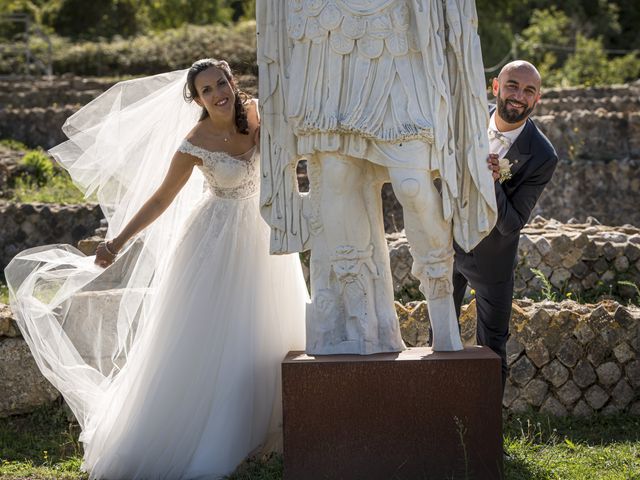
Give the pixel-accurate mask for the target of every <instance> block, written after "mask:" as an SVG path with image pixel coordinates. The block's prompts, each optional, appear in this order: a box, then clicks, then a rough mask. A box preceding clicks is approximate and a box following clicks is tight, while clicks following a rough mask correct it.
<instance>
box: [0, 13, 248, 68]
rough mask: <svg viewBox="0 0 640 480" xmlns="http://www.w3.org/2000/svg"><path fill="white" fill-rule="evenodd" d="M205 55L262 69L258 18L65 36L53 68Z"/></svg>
mask: <svg viewBox="0 0 640 480" xmlns="http://www.w3.org/2000/svg"><path fill="white" fill-rule="evenodd" d="M205 57H214V58H221V59H225V60H227V61H228V62H229V64H230V65H231V66H232V68H233V69H234V70H235V71H236V72H237V73H257V67H256V41H255V22H244V23H240V24H238V25H237V26H235V27H231V28H228V27H224V26H221V25H213V26H196V25H188V26H184V27H181V28H177V29H172V30H166V31H163V32H160V33H156V34H153V35H140V36H138V37H135V38H132V39H128V40H124V39H119V40H114V41H112V42H106V41H97V42H81V43H75V44H71V43H69V42H67V41H62V42H59V43H58V45H57V48H55V50H54V55H53V71H54V72H55V73H56V74H60V73H66V72H73V73H75V74H77V75H98V76H121V75H150V74H154V73H160V72H166V71H169V70H176V69H179V68H186V67H188V66H190V65H191V64H192V63H193V62H194V61H195V60H197V59H199V58H205ZM0 68H2V66H1V65H0Z"/></svg>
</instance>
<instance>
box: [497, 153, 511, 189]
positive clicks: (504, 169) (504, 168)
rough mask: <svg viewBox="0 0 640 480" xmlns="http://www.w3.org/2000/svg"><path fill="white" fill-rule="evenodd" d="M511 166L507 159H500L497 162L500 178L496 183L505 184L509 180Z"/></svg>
mask: <svg viewBox="0 0 640 480" xmlns="http://www.w3.org/2000/svg"><path fill="white" fill-rule="evenodd" d="M512 165H513V164H512V163H511V162H510V161H509V159H508V158H501V159H500V161H499V162H498V166H499V167H500V178H499V179H498V181H499V182H500V183H502V182H506V181H507V180H509V179H510V178H511V166H512Z"/></svg>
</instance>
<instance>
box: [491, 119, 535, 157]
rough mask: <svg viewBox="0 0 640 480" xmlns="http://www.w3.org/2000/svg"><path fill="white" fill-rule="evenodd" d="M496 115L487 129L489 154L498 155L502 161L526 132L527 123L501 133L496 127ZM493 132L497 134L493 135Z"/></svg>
mask: <svg viewBox="0 0 640 480" xmlns="http://www.w3.org/2000/svg"><path fill="white" fill-rule="evenodd" d="M495 115H496V113H495V112H493V114H492V115H491V119H490V120H489V128H488V129H487V132H488V134H489V153H497V154H498V159H502V158H504V156H505V155H506V154H507V152H508V151H509V149H510V148H511V145H513V143H514V142H515V141H516V139H517V138H518V135H520V133H521V132H522V130H524V126H525V125H526V122H525V123H523V124H522V125H521V126H520V127H518V128H516V129H515V130H510V131H508V132H500V131H499V130H498V128H497V127H496V120H495ZM491 131H493V132H497V134H496V135H492V133H491Z"/></svg>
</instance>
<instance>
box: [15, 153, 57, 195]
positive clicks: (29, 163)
mask: <svg viewBox="0 0 640 480" xmlns="http://www.w3.org/2000/svg"><path fill="white" fill-rule="evenodd" d="M20 165H21V166H22V167H23V168H24V170H23V172H22V177H27V176H28V177H29V178H30V179H31V180H30V181H32V182H33V183H35V184H36V185H38V186H43V185H46V183H47V182H49V181H50V180H51V179H52V178H53V175H54V167H53V163H52V162H51V159H50V158H49V157H48V156H47V154H46V153H44V152H43V151H42V150H31V151H29V152H27V153H25V155H24V156H23V157H22V160H20Z"/></svg>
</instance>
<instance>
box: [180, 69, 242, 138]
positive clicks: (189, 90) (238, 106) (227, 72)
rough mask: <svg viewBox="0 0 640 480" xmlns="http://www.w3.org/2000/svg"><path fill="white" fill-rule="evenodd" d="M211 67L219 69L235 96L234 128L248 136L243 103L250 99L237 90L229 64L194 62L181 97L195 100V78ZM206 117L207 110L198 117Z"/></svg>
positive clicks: (196, 94) (196, 95) (190, 100)
mask: <svg viewBox="0 0 640 480" xmlns="http://www.w3.org/2000/svg"><path fill="white" fill-rule="evenodd" d="M211 67H215V68H218V69H220V70H221V71H222V73H223V74H224V76H225V77H226V78H227V81H228V82H229V84H230V85H231V88H232V89H233V94H234V96H235V112H236V119H235V120H236V128H237V129H238V132H240V133H242V134H244V135H249V121H248V120H247V109H246V107H245V103H247V101H248V100H250V99H251V96H250V95H248V94H247V93H245V92H243V91H241V90H240V89H239V88H238V86H237V85H236V81H235V78H234V77H233V73H231V68H230V67H229V64H228V63H227V62H225V61H224V60H215V59H213V58H203V59H202V60H198V61H196V62H194V63H193V65H191V68H189V72H188V73H187V83H185V85H184V91H183V95H184V99H185V101H187V102H192V101H193V100H194V99H195V98H197V97H198V91H197V90H196V85H195V81H196V77H197V76H198V74H200V73H202V72H204V71H205V70H207V69H209V68H211ZM208 116H209V112H207V110H206V109H205V108H203V109H202V114H201V115H200V120H204V119H205V118H207V117H208Z"/></svg>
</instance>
